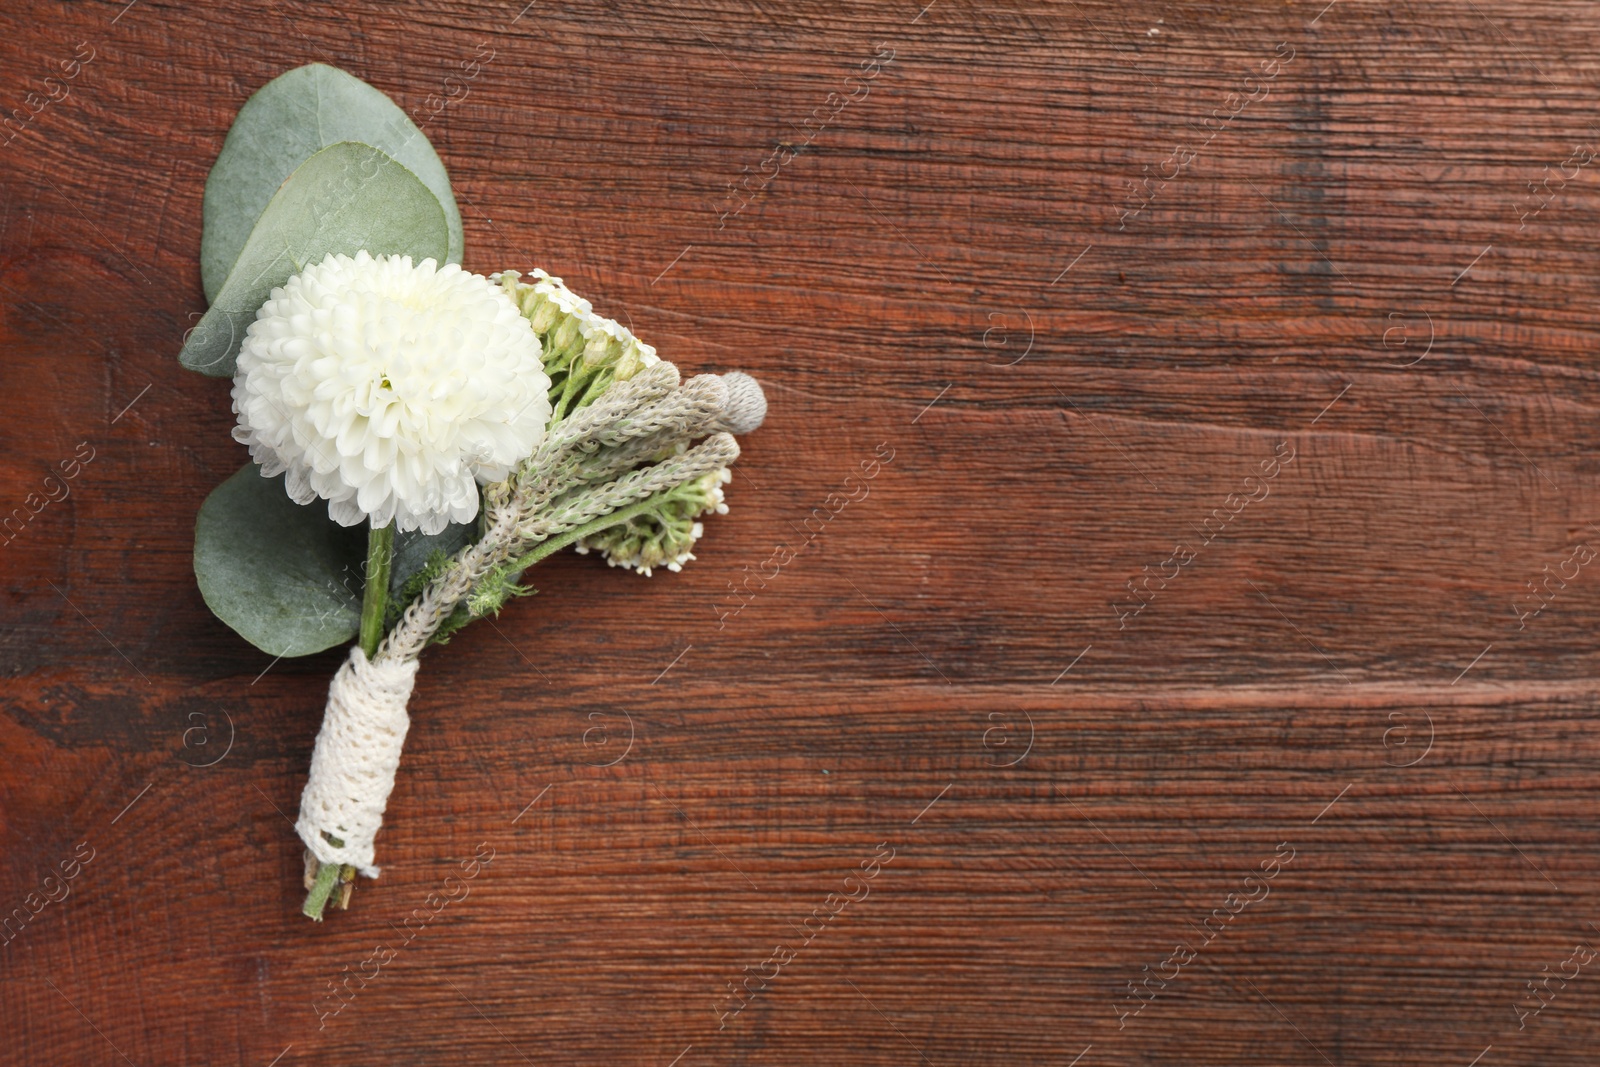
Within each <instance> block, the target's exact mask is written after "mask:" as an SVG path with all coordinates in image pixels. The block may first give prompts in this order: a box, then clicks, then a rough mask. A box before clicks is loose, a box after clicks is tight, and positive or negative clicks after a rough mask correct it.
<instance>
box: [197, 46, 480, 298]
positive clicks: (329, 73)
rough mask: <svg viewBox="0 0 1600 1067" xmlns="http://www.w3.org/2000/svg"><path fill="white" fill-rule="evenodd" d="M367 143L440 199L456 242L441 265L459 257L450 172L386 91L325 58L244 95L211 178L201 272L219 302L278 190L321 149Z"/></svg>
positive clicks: (458, 220)
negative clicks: (345, 143) (351, 143)
mask: <svg viewBox="0 0 1600 1067" xmlns="http://www.w3.org/2000/svg"><path fill="white" fill-rule="evenodd" d="M340 141H360V142H362V143H364V144H369V145H372V146H373V147H374V148H377V149H380V150H381V151H383V152H386V153H388V154H389V155H390V156H393V157H394V158H395V159H397V160H399V161H400V163H401V165H402V166H404V167H406V168H407V169H408V170H410V171H411V172H412V173H413V174H415V175H416V176H417V178H418V179H420V180H421V182H422V184H424V185H426V186H427V187H428V188H429V189H430V190H431V191H432V192H433V195H434V196H435V197H437V198H438V200H439V203H440V205H441V207H442V208H443V210H444V217H445V225H446V227H447V228H448V230H449V235H450V236H449V243H448V245H447V247H446V248H445V251H444V253H443V254H442V255H441V256H440V257H439V260H440V262H441V263H443V262H450V263H459V262H461V250H462V246H463V239H462V232H461V211H460V210H459V209H458V208H457V207H456V200H455V197H454V196H453V195H452V194H451V192H450V176H449V175H448V174H446V173H445V169H444V164H443V163H442V162H441V161H440V160H439V156H438V154H437V153H435V152H434V150H433V146H432V145H431V144H429V143H428V138H427V137H425V136H424V135H423V133H422V131H421V130H420V129H418V128H417V126H416V124H415V123H413V122H412V121H411V120H410V119H409V118H407V117H406V113H405V112H404V111H401V110H400V108H399V107H397V106H396V105H395V103H394V101H393V100H390V99H389V98H388V97H387V96H385V95H384V94H383V93H381V92H379V91H378V90H377V89H374V88H373V87H372V86H370V85H368V84H367V83H366V82H364V81H362V80H361V79H360V78H357V77H355V76H354V75H351V74H347V73H345V72H344V71H342V70H340V69H338V68H337V67H330V66H327V65H326V64H323V63H312V64H310V65H308V66H304V67H297V68H295V69H294V70H291V71H288V72H287V73H284V74H281V75H279V76H278V77H276V78H274V79H273V80H272V81H270V82H268V83H267V84H266V85H263V86H262V87H261V88H260V89H258V90H256V93H255V95H254V96H252V97H251V98H250V99H249V100H247V101H245V105H244V107H242V108H240V109H239V114H238V117H237V118H235V119H234V120H233V126H232V128H231V129H229V130H228V137H227V140H225V141H224V142H223V144H222V151H221V152H220V153H219V154H218V155H217V162H216V164H215V165H214V166H213V167H212V168H211V174H210V176H209V177H208V178H207V179H206V195H205V204H204V208H203V211H202V217H203V219H204V225H203V228H202V232H201V236H200V278H201V281H202V283H203V284H204V285H205V290H206V299H207V300H209V301H215V300H216V299H217V296H218V294H220V293H221V292H222V287H223V284H224V283H225V282H226V281H227V279H228V274H229V272H230V271H232V269H233V265H234V263H235V262H236V261H237V260H238V258H239V255H240V253H241V252H243V251H244V247H245V243H246V241H247V240H248V239H249V237H250V231H251V230H253V229H255V225H256V221H257V220H258V219H259V218H260V217H261V213H262V212H263V211H265V210H266V208H267V204H268V202H269V201H271V199H272V194H273V193H275V192H276V191H277V189H278V186H280V185H282V184H283V182H284V179H286V178H288V177H289V175H290V174H292V173H293V172H294V170H295V169H296V168H297V167H299V166H300V164H302V163H304V162H305V161H306V160H308V159H310V158H311V157H312V156H313V155H315V154H316V153H317V152H318V151H320V150H322V149H324V148H327V147H328V146H330V145H334V144H338V143H339V142H340Z"/></svg>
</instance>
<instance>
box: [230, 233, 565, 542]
mask: <svg viewBox="0 0 1600 1067" xmlns="http://www.w3.org/2000/svg"><path fill="white" fill-rule="evenodd" d="M549 391H550V379H549V377H548V375H546V373H545V369H544V363H543V360H542V358H541V349H540V344H539V338H538V337H537V336H536V335H535V334H534V332H533V331H532V330H531V329H530V328H529V323H528V320H527V319H526V318H524V317H523V316H522V314H521V312H520V310H519V309H518V308H517V306H516V304H515V303H514V302H513V301H512V300H511V298H510V297H509V296H507V295H506V293H505V291H504V290H503V289H501V288H499V287H498V286H495V285H493V284H491V283H490V282H489V280H488V279H486V278H483V277H481V276H479V275H476V274H471V273H468V272H467V271H465V270H462V269H461V267H459V266H457V265H455V264H450V265H447V266H444V267H440V266H438V265H437V264H436V263H435V262H434V261H433V260H432V259H426V260H423V261H422V262H421V263H420V264H415V265H414V264H413V263H412V261H411V257H410V256H378V257H373V256H371V255H369V254H367V253H366V252H359V253H357V254H356V255H355V256H354V257H353V258H352V257H350V256H345V255H338V254H330V255H329V256H328V257H327V258H325V259H324V260H323V261H322V262H321V263H319V264H315V265H313V266H310V267H307V268H306V269H305V270H303V271H301V272H300V273H299V274H297V275H295V276H294V277H293V278H290V279H289V280H288V281H287V282H285V283H284V284H283V285H282V286H281V287H279V288H276V289H274V290H273V291H272V296H271V298H270V299H269V300H268V301H267V302H266V303H265V304H264V305H262V307H261V309H260V311H258V312H257V314H256V319H255V321H254V322H253V323H251V324H250V328H249V330H248V332H247V333H246V335H245V340H244V344H243V347H242V348H241V349H240V351H239V362H238V370H237V372H236V375H235V378H234V386H233V408H234V411H235V412H236V413H237V414H238V416H239V425H238V426H236V427H235V428H234V431H233V436H234V438H235V439H236V440H238V441H240V442H242V443H243V444H246V445H248V446H249V447H250V454H251V457H252V458H253V459H255V461H256V462H257V463H259V464H260V465H261V472H262V474H263V475H264V476H267V477H271V476H273V475H276V474H279V473H286V477H285V485H286V487H287V489H288V492H289V496H291V497H292V498H293V499H294V500H295V501H296V502H298V503H301V504H309V503H311V501H313V500H314V499H316V498H317V497H319V496H320V497H322V498H323V499H325V500H327V501H328V514H329V515H330V516H332V518H333V519H334V521H335V522H338V523H340V524H341V525H344V526H354V525H356V524H357V523H360V522H363V521H366V520H368V519H369V518H370V520H371V521H372V524H373V525H374V526H386V525H388V524H389V523H390V522H393V523H394V524H395V526H396V527H397V528H398V529H399V530H401V531H407V530H419V529H420V530H422V531H423V532H424V533H429V534H434V533H438V532H440V531H441V530H443V529H444V528H445V525H446V524H447V523H449V522H452V521H454V522H470V521H471V520H472V519H473V518H474V517H475V516H476V515H477V513H478V485H479V484H487V483H489V482H494V481H499V480H501V479H503V478H505V477H506V475H507V474H508V473H509V472H510V471H511V469H512V468H513V467H514V466H515V465H516V464H517V463H519V462H521V461H522V460H523V459H525V458H526V457H527V456H529V455H530V454H532V452H533V451H534V449H535V448H537V447H538V445H539V442H540V441H541V440H542V439H543V437H544V433H545V428H546V426H547V424H548V423H549V421H550V414H551V407H550V398H549Z"/></svg>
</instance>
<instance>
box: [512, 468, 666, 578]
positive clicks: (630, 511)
mask: <svg viewBox="0 0 1600 1067" xmlns="http://www.w3.org/2000/svg"><path fill="white" fill-rule="evenodd" d="M678 489H679V486H676V485H675V486H673V487H672V488H671V489H663V490H661V492H659V493H656V494H655V495H653V496H647V497H645V498H644V499H643V500H641V501H639V502H637V503H634V504H629V505H628V506H627V507H625V508H618V509H617V510H616V511H613V512H609V513H607V514H605V515H602V516H600V517H599V518H598V519H590V520H589V521H588V522H586V523H584V524H583V525H582V526H577V527H574V528H573V529H571V530H568V531H567V532H566V533H564V534H560V535H558V536H556V537H552V538H550V539H549V540H548V541H541V542H539V544H537V545H535V546H534V547H533V549H532V550H531V551H530V552H528V553H527V554H526V555H524V556H519V557H518V558H517V559H516V560H514V561H512V562H511V563H510V564H509V565H508V566H507V568H506V570H507V571H508V572H509V571H520V570H526V569H527V568H529V567H531V566H533V565H534V564H535V563H538V562H539V561H540V560H542V559H544V558H545V557H546V556H549V555H552V554H554V553H556V552H559V551H561V550H562V549H563V548H566V547H567V546H568V545H570V544H572V543H573V542H575V541H577V540H578V538H580V537H588V536H589V535H590V534H592V533H599V532H600V531H601V530H609V529H611V527H613V526H617V525H620V524H622V523H624V522H627V521H628V520H629V519H631V518H633V517H634V516H635V515H643V514H644V513H645V512H647V511H649V510H650V509H651V508H653V507H656V506H658V505H659V504H660V502H661V500H662V498H663V497H665V496H666V495H667V494H668V493H673V492H676V491H677V490H678Z"/></svg>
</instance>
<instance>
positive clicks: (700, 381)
mask: <svg viewBox="0 0 1600 1067" xmlns="http://www.w3.org/2000/svg"><path fill="white" fill-rule="evenodd" d="M765 414H766V399H765V397H764V396H763V395H762V393H761V387H760V386H759V385H758V384H756V382H755V379H753V378H750V377H749V376H747V375H743V374H737V373H735V374H729V375H726V376H724V377H723V378H720V379H719V378H718V377H717V376H715V375H699V376H697V377H695V378H692V379H690V380H689V381H688V382H685V383H683V384H682V385H681V386H680V385H679V381H678V372H677V368H675V367H673V366H672V364H670V363H666V362H662V363H660V364H657V365H655V366H652V367H650V368H647V369H646V370H644V371H642V372H641V373H640V374H639V375H638V376H637V377H635V378H633V379H630V380H628V381H626V382H619V383H617V384H616V385H615V386H613V387H612V388H611V389H609V390H607V391H606V393H605V394H604V395H603V396H602V397H601V398H600V399H599V400H598V401H596V402H595V403H594V404H593V405H591V406H590V407H588V408H584V409H580V410H579V411H578V412H575V413H574V414H573V415H572V416H571V417H570V418H568V419H566V420H564V421H563V422H561V423H559V424H557V425H556V426H555V427H553V428H552V430H551V433H550V434H549V435H547V437H546V439H545V442H544V444H543V445H542V446H541V448H540V449H539V451H538V452H536V453H535V455H534V456H533V457H532V458H531V459H530V460H529V461H528V462H527V463H526V464H524V465H523V467H522V468H521V469H520V470H519V471H518V472H517V473H516V474H514V475H513V476H512V477H511V478H508V479H507V480H506V481H503V482H498V483H496V484H494V485H491V486H487V487H485V489H484V492H483V500H484V518H485V530H484V535H483V537H482V539H481V540H480V541H478V543H476V544H473V545H469V546H467V547H466V548H464V549H462V550H461V551H460V552H458V553H456V555H455V557H454V558H453V559H452V560H451V561H450V563H449V564H448V565H447V566H446V567H445V569H444V570H443V571H442V572H441V573H440V574H439V575H438V576H437V577H436V578H435V579H434V580H433V581H432V582H431V583H430V584H429V585H428V586H427V588H425V589H424V590H423V591H422V593H421V595H419V596H418V597H417V598H416V599H415V600H414V601H412V603H411V604H410V606H409V607H408V608H407V609H406V611H405V613H404V615H402V617H401V619H400V621H399V622H398V623H396V624H395V627H394V629H393V630H392V631H391V632H390V633H389V635H388V636H387V637H385V638H384V640H383V643H382V644H381V645H379V646H378V651H377V653H376V654H375V655H374V656H373V657H372V659H371V661H370V662H369V661H368V659H367V657H366V656H365V655H364V654H363V653H362V651H361V649H360V647H359V646H357V647H355V648H352V649H351V650H350V657H349V659H347V660H346V661H345V662H344V664H343V665H342V666H341V667H340V668H339V671H338V673H337V674H335V675H334V677H333V682H332V684H331V685H330V686H329V687H328V703H327V708H326V710H325V711H324V713H323V719H322V729H321V730H320V731H319V732H318V734H317V744H316V748H315V749H314V750H313V752H312V755H311V774H310V777H309V778H308V779H307V781H306V787H305V791H304V792H303V793H302V794H301V796H300V821H299V822H297V823H296V824H295V831H296V832H297V833H298V834H299V835H300V839H301V840H302V841H304V842H305V844H306V847H307V848H308V849H310V850H311V852H312V854H313V855H315V856H316V857H317V859H318V860H319V861H321V862H322V863H327V864H335V863H338V864H348V865H350V866H353V867H355V868H356V869H357V870H359V871H360V872H361V873H362V874H364V875H366V876H367V877H368V878H376V877H378V868H377V867H375V866H373V857H374V840H375V838H376V837H377V833H378V829H379V827H381V826H382V824H383V812H384V808H385V807H386V806H387V804H388V801H389V793H390V791H391V790H392V789H393V788H394V776H395V771H396V769H397V768H398V767H399V765H400V751H401V748H402V746H403V745H404V743H405V737H406V729H407V728H408V726H409V725H410V719H409V718H408V717H407V715H406V704H407V702H408V701H409V700H410V697H411V689H412V686H413V684H414V683H415V681H416V676H417V666H418V657H419V656H420V655H421V654H422V650H423V649H424V648H426V647H427V644H428V641H429V640H430V639H431V638H432V637H433V635H434V633H435V632H437V630H438V629H439V627H440V625H442V624H443V622H444V620H445V619H447V618H448V617H449V616H450V614H451V613H452V612H453V611H454V610H455V608H456V605H457V604H459V603H461V601H462V600H463V599H465V598H466V596H467V594H469V593H470V592H471V591H472V589H473V588H474V586H476V585H477V584H478V582H479V581H480V580H482V579H483V577H484V576H485V575H487V574H488V573H489V572H490V571H491V570H493V569H494V568H495V567H497V566H500V565H502V564H506V563H508V562H509V561H511V560H513V559H516V558H518V557H519V556H521V555H522V554H524V553H526V552H528V551H529V550H530V549H532V548H533V547H535V546H537V545H538V544H540V543H542V542H544V541H546V540H548V539H549V538H551V537H555V536H558V535H560V534H562V533H565V532H567V531H571V530H575V529H577V528H578V527H580V526H582V525H583V524H585V523H587V522H589V521H590V520H592V519H595V518H598V517H601V516H604V515H608V514H610V513H611V512H613V511H616V510H617V509H619V508H622V507H626V506H628V505H630V504H634V503H637V502H639V501H643V500H646V499H648V498H649V497H651V496H653V495H655V494H656V493H659V492H663V491H665V490H669V489H672V488H674V487H676V486H679V485H682V484H684V483H685V482H687V481H689V480H691V479H693V478H699V477H701V476H703V475H705V474H708V473H710V472H712V471H715V470H718V469H720V468H723V467H726V466H728V465H729V464H731V463H732V462H733V461H734V460H735V459H737V458H738V455H739V446H738V443H737V442H736V441H735V440H734V439H733V437H732V436H731V434H730V433H729V432H728V431H732V432H733V433H746V432H748V431H750V430H753V429H755V428H756V427H757V426H759V425H760V423H761V420H762V417H763V416H764V415H765ZM706 434H709V436H706V437H705V439H704V440H703V441H701V442H700V443H699V444H697V445H695V446H694V447H693V448H686V450H685V451H683V452H681V453H679V454H677V455H672V456H670V457H669V458H666V459H663V460H661V461H660V462H657V463H655V464H653V465H648V466H643V467H638V468H637V469H632V468H634V467H635V465H636V464H638V463H640V462H647V461H648V460H649V459H650V458H652V457H654V456H657V455H660V454H661V452H662V451H670V450H671V448H672V447H673V446H675V445H677V444H678V443H679V442H681V443H682V445H684V446H687V444H688V441H689V440H691V439H693V438H695V437H699V436H701V435H706ZM623 472H626V473H623ZM619 474H620V477H613V476H614V475H619ZM606 479H610V480H606ZM329 838H333V839H336V840H338V841H340V842H342V844H340V845H335V844H333V843H332V841H330V840H329Z"/></svg>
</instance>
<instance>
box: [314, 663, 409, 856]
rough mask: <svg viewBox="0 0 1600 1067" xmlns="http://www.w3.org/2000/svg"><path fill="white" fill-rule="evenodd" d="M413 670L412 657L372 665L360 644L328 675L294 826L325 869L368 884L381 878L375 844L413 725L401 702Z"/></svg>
mask: <svg viewBox="0 0 1600 1067" xmlns="http://www.w3.org/2000/svg"><path fill="white" fill-rule="evenodd" d="M417 667H418V663H417V661H416V660H414V659H411V660H389V661H388V662H378V663H369V662H367V657H366V655H365V654H363V653H362V651H361V648H360V646H359V645H358V646H356V647H355V648H352V649H351V650H350V658H349V659H347V660H345V661H344V664H343V665H342V666H341V667H340V668H339V672H338V673H337V674H335V675H334V676H333V684H332V685H330V686H329V687H328V706H327V709H326V710H325V711H324V712H323V713H322V729H321V730H320V731H319V732H318V733H317V747H316V748H315V749H314V750H313V751H312V753H311V776H310V777H309V778H308V779H307V780H306V788H305V792H304V793H302V794H301V795H300V821H299V822H298V823H296V824H295V830H296V832H298V833H299V835H300V840H302V841H304V842H305V843H306V847H307V848H309V849H310V850H311V851H312V853H313V854H314V855H315V856H316V857H317V859H319V860H321V861H322V862H323V863H346V864H349V865H350V866H352V867H355V868H356V869H357V870H359V871H360V872H361V873H362V874H364V875H366V876H367V877H368V878H376V877H378V868H376V867H374V866H373V865H372V859H373V840H374V839H375V838H376V837H377V836H378V827H379V826H381V825H383V809H384V808H385V807H386V806H387V805H388V803H389V791H390V790H392V789H393V788H394V772H395V769H396V768H398V767H399V766H400V748H401V746H402V745H404V744H405V740H406V728H407V727H408V726H409V725H410V724H411V720H410V719H409V718H407V716H406V701H408V700H409V699H410V698H411V686H412V684H413V683H414V682H415V681H416V678H417ZM324 835H332V836H333V837H335V838H337V839H338V840H340V841H343V842H344V844H343V846H340V847H336V846H335V845H333V844H332V843H331V842H330V841H328V839H327V837H326V836H324Z"/></svg>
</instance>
